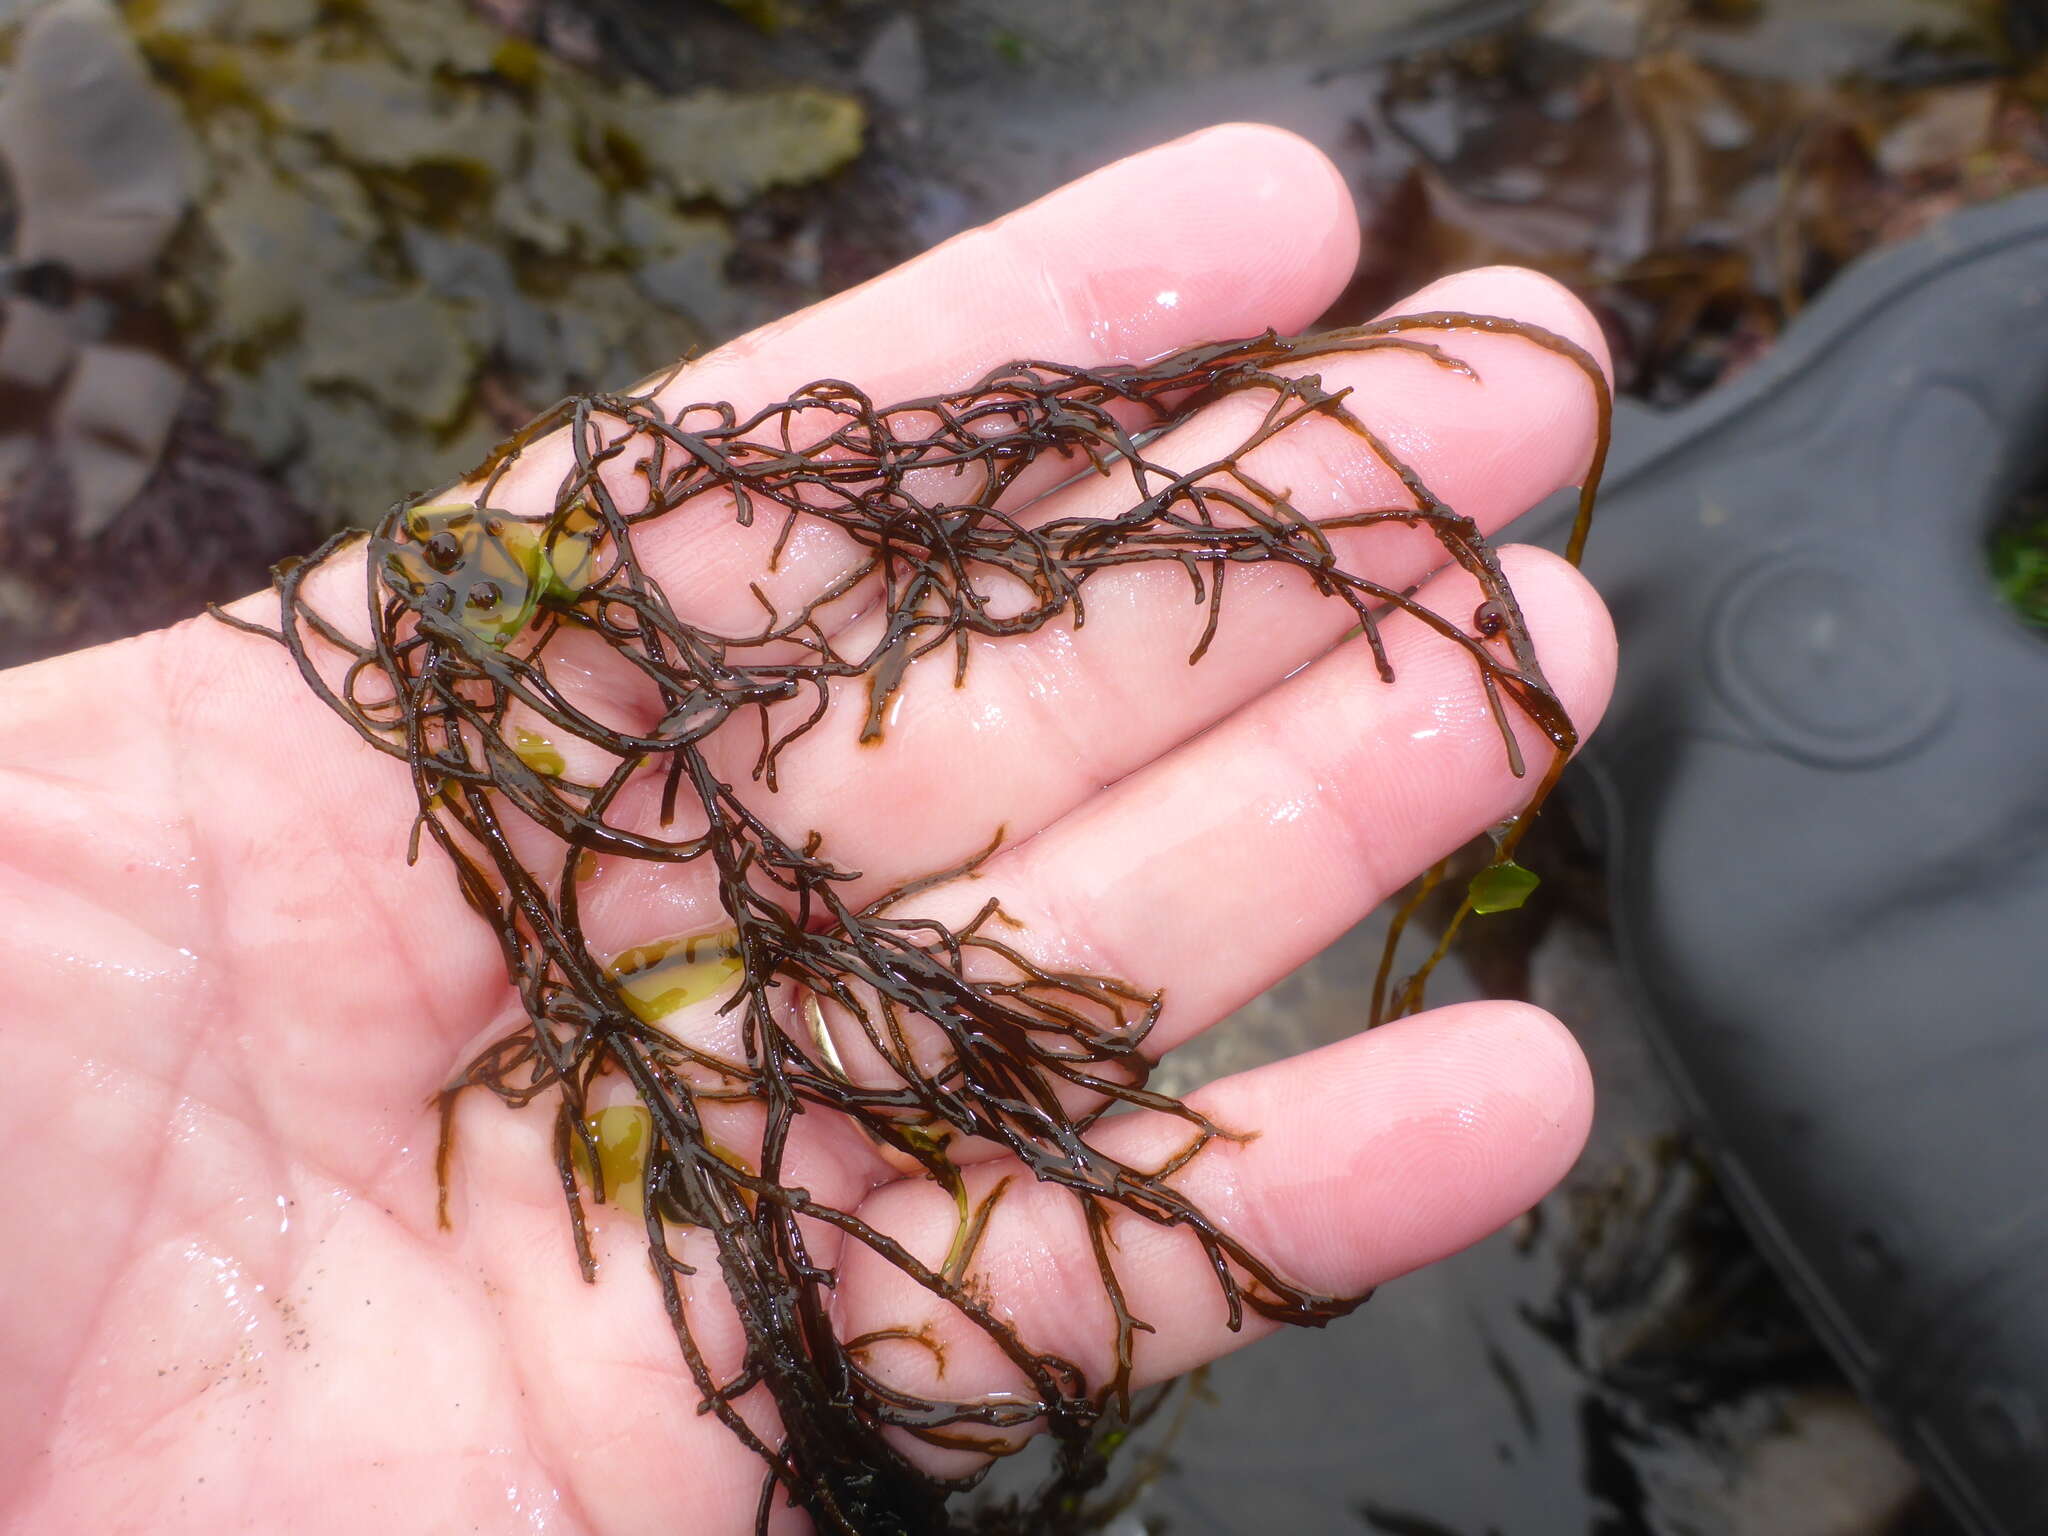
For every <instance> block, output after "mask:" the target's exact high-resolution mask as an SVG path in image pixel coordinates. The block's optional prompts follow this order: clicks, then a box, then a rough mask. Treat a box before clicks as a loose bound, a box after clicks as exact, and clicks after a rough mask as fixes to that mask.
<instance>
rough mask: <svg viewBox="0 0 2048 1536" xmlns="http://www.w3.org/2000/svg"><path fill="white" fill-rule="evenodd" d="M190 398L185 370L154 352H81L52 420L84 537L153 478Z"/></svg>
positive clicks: (111, 518)
mask: <svg viewBox="0 0 2048 1536" xmlns="http://www.w3.org/2000/svg"><path fill="white" fill-rule="evenodd" d="M184 395H185V373H184V370H183V369H181V368H178V367H176V366H174V365H173V364H171V363H170V362H168V361H167V360H166V359H164V358H162V357H159V356H158V355H157V354H155V353H154V352H147V351H144V350H143V349H142V348H140V347H117V346H107V345H95V346H89V347H87V348H86V349H85V350H84V352H83V353H81V354H80V356H79V359H78V364H77V366H76V367H75V368H73V369H72V370H71V377H70V380H69V381H68V382H67V383H66V385H65V386H64V392H63V394H62V395H61V396H60V397H59V398H58V401H57V405H56V409H55V411H54V413H53V417H52V423H51V424H52V427H53V430H54V434H55V438H56V444H57V451H58V455H59V457H60V458H61V460H62V462H63V464H64V466H65V468H66V470H67V471H68V473H69V476H70V480H71V495H72V501H71V520H72V526H73V528H74V529H75V530H76V531H77V533H78V536H79V537H80V538H85V539H89V538H92V537H94V536H95V535H96V534H98V533H100V532H101V531H102V530H103V529H105V528H106V527H107V526H108V525H109V524H110V523H112V522H113V521H114V519H115V518H117V517H119V516H120V515H121V513H122V511H123V510H124V509H125V508H126V507H127V506H128V504H129V503H130V502H131V501H133V500H134V499H135V497H136V494H137V493H138V492H139V491H141V489H142V487H143V486H144V485H145V484H146V483H147V482H148V480H149V477H150V475H151V473H152V472H154V470H155V469H156V464H157V457H158V455H159V454H161V453H162V452H163V446H164V442H165V440H166V439H167V438H168V437H169V436H170V432H171V423H172V422H173V421H175V420H176V419H177V415H178V406H179V403H180V402H181V401H182V400H183V399H184Z"/></svg>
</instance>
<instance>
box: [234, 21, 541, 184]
mask: <svg viewBox="0 0 2048 1536" xmlns="http://www.w3.org/2000/svg"><path fill="white" fill-rule="evenodd" d="M276 68H277V73H276V78H275V82H274V84H272V85H271V86H270V87H269V88H268V89H267V90H266V92H265V97H266V100H267V101H268V103H269V105H270V107H271V109H272V110H273V111H275V112H276V113H277V114H278V116H279V118H280V119H281V120H282V121H283V122H285V123H286V124H288V125H290V126H291V127H294V128H297V129H300V130H301V131H304V132H307V133H314V134H319V135H321V136H322V137H324V138H325V139H326V140H327V141H328V143H329V144H330V145H331V146H332V147H333V149H334V152H335V153H336V154H337V155H338V156H340V157H341V158H343V159H346V160H348V161H350V162H352V163H355V164H358V165H363V166H372V167H376V168H378V169H382V170H390V171H407V170H412V169H414V168H416V167H419V166H423V165H445V166H454V167H458V168H460V169H462V170H464V171H465V172H467V173H468V174H471V175H474V176H478V177H481V178H491V179H498V178H502V177H504V176H505V175H507V174H509V173H510V171H511V170H512V168H513V164H514V158H515V156H516V155H517V153H518V150H519V147H520V144H521V140H522V138H523V135H524V130H523V126H522V124H521V122H520V114H519V112H518V109H517V108H516V107H515V106H514V105H513V104H512V103H511V102H509V101H507V100H505V99H503V98H502V97H500V96H498V95H496V94H495V93H491V92H488V91H486V90H484V89H482V88H479V87H475V86H470V85H467V84H464V83H461V82H455V81H450V80H447V79H444V78H441V77H438V76H433V75H420V74H413V73H410V72H408V71H407V70H405V69H402V68H400V67H398V66H397V65H394V64H391V63H389V62H387V61H385V60H383V59H381V58H378V57H376V56H374V55H369V54H364V55H362V56H359V57H354V58H346V57H345V58H328V57H322V56H320V55H318V54H315V53H312V52H311V51H310V50H300V51H296V52H294V53H291V54H288V55H286V56H285V57H284V58H283V59H281V60H280V61H279V62H278V65H277V67H276Z"/></svg>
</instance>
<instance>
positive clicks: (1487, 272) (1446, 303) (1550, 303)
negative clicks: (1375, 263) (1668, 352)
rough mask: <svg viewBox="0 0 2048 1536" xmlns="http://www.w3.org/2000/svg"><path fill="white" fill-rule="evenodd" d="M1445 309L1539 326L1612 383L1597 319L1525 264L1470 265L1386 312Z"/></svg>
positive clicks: (1556, 283)
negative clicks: (1580, 354) (1573, 347)
mask: <svg viewBox="0 0 2048 1536" xmlns="http://www.w3.org/2000/svg"><path fill="white" fill-rule="evenodd" d="M1446 309H1449V310H1463V311H1464V312H1465V313H1467V314H1474V315H1498V316H1501V317H1502V318H1504V319H1509V320H1518V321H1520V322H1521V323H1523V324H1524V325H1534V326H1540V327H1542V329H1544V330H1546V331H1549V332H1551V333H1552V334H1553V335H1556V336H1561V337H1563V338H1564V339H1565V340H1566V341H1569V342H1572V343H1574V344H1575V345H1577V346H1578V347H1580V348H1581V349H1582V350H1584V351H1585V352H1586V353H1587V354H1588V355H1589V356H1590V357H1591V358H1592V359H1593V360H1594V361H1595V362H1596V363H1598V364H1599V365H1600V371H1601V373H1602V374H1603V375H1604V376H1605V377H1606V379H1607V381H1608V384H1609V387H1612V385H1613V382H1614V364H1613V359H1612V358H1610V357H1609V356H1608V350H1607V336H1606V333H1605V332H1604V331H1602V330H1601V328H1600V322H1599V320H1598V319H1596V318H1595V317H1594V314H1593V312H1592V311H1591V310H1590V309H1588V308H1587V307H1586V305H1585V302H1584V301H1583V300H1582V299H1580V298H1579V296H1578V295H1577V294H1576V293H1574V292H1572V290H1571V289H1569V288H1567V287H1566V286H1565V285H1564V284H1563V283H1561V282H1559V281H1558V280H1557V279H1556V278H1554V277H1549V276H1546V275H1545V274H1544V273H1541V272H1536V271H1533V270H1531V269H1530V268H1528V267H1512V266H1491V267H1470V268H1467V269H1466V270H1465V271H1462V272H1453V273H1451V274H1449V275H1448V276H1446V277H1440V278H1438V279H1437V280H1436V281H1435V282H1433V283H1430V284H1428V285H1427V286H1425V287H1423V288H1420V289H1417V290H1416V291H1415V292H1414V293H1412V294H1410V295H1409V296H1408V297H1407V298H1405V299H1403V300H1402V301H1401V302H1400V303H1398V304H1396V305H1394V306H1393V307H1392V308H1391V309H1389V310H1387V311H1386V314H1387V315H1400V314H1421V313H1424V312H1426V311H1429V310H1446ZM1382 318H1384V316H1383V317H1382Z"/></svg>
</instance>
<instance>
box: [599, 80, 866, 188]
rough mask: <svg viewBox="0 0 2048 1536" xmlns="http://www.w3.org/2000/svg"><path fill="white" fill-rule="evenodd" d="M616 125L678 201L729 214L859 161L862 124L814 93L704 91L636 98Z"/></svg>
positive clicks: (843, 99) (848, 104) (617, 113)
mask: <svg viewBox="0 0 2048 1536" xmlns="http://www.w3.org/2000/svg"><path fill="white" fill-rule="evenodd" d="M612 120H613V122H614V123H615V124H616V125H617V126H618V128H619V129H620V130H621V131H623V132H624V133H626V134H627V135H628V136H629V137H630V138H631V140H632V141H633V143H634V144H635V145H636V146H637V147H638V150H639V153H640V154H641V155H642V156H644V157H645V159H646V161H647V164H648V167H649V169H650V170H652V171H653V173H654V174H655V175H656V176H657V177H659V178H660V179H661V180H662V181H663V182H664V183H666V184H667V186H668V188H669V190H670V191H671V192H673V193H674V194H675V195H676V196H677V197H680V198H683V199H685V200H690V199H695V198H704V197H708V198H712V199H714V200H715V201H717V202H719V203H722V204H724V205H725V206H726V207H728V208H737V207H739V206H740V205H742V204H744V203H746V202H748V201H750V200H751V199H753V198H755V197H758V196H760V195H761V193H763V192H765V191H767V190H768V189H769V188H771V187H786V186H794V185H797V184H799V183H802V182H806V181H812V180H815V179H816V178H818V177H820V176H824V175H827V174H828V173H830V172H832V171H835V170H837V169H838V168H839V167H840V166H842V165H844V164H845V163H846V162H847V161H849V160H851V159H852V158H853V157H854V156H855V155H857V154H858V153H860V142H861V125H862V121H863V119H862V116H861V110H860V104H859V103H858V102H856V101H854V100H853V99H852V98H851V97H849V96H843V95H840V94H838V93H837V92H833V91H822V90H817V89H815V88H813V87H809V86H798V87H794V88H792V89H789V90H784V91H772V92H763V93H760V94H754V95H745V96H740V95H735V94H733V93H731V92H729V91H723V90H719V89H717V88H716V87H707V88H705V89H703V90H700V91H694V92H692V93H691V94H689V95H688V96H681V97H674V98H669V99H666V100H664V99H661V98H657V97H652V96H647V95H643V94H641V93H637V92H636V93H633V95H632V96H630V97H628V98H627V99H626V100H624V101H622V102H620V103H619V104H618V105H616V106H615V107H614V108H613V112H612Z"/></svg>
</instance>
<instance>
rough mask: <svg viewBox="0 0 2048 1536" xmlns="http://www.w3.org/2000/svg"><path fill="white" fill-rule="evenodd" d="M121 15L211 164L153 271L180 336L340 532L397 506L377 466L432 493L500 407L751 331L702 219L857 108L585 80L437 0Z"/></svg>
mask: <svg viewBox="0 0 2048 1536" xmlns="http://www.w3.org/2000/svg"><path fill="white" fill-rule="evenodd" d="M133 15H134V22H135V25H136V27H137V30H138V35H139V37H140V39H141V41H142V44H143V47H144V48H145V50H146V51H148V52H149V53H150V55H151V57H152V59H153V60H154V61H155V62H156V64H157V66H158V67H159V68H160V69H161V70H162V71H163V72H164V73H165V74H166V76H167V77H168V78H170V79H173V80H175V81H178V82H179V83H180V86H181V94H182V97H183V100H184V102H185V105H186V109H187V111H188V113H189V115H190V117H191V120H192V122H193V124H194V126H195V128H196V131H197V133H198V135H199V138H200V140H201V142H202V143H203V145H204V149H205V156H206V160H207V162H208V168H209V172H210V174H209V178H208V183H207V190H206V192H205V193H204V195H203V197H202V198H201V211H200V216H199V218H198V219H197V220H196V221H194V226H193V229H192V232H191V233H190V234H189V235H188V236H186V237H184V238H182V239H181V240H180V242H179V244H178V246H177V248H176V250H175V252H174V259H173V267H174V269H175V270H174V279H173V282H172V294H173V299H174V308H175V311H176V313H177V314H178V316H179V317H180V320H181V322H182V323H183V325H184V327H185V330H186V335H187V340H188V344H189V346H190V347H191V350H192V352H193V354H194V355H195V356H196V357H197V359H198V360H199V362H200V363H201V366H202V367H203V368H204V369H205V370H206V372H207V374H208V376H209V377H210V378H211V379H212V380H213V381H214V383H215V385H216V386H217V388H218V390H219V393H220V395H221V398H222V400H223V401H224V403H225V407H226V409H227V410H228V412H229V413H230V414H229V420H230V423H231V424H239V425H240V429H241V430H243V431H244V432H245V433H246V436H247V439H248V441H249V443H250V444H251V446H252V448H254V449H255V451H256V452H257V453H258V454H259V455H260V456H262V457H263V458H264V459H266V460H267V461H271V462H279V463H282V462H284V461H285V460H286V459H290V460H291V462H290V463H289V465H288V468H287V473H288V474H289V476H290V478H291V483H292V486H293V489H294V490H295V491H296V492H297V493H298V494H299V495H300V496H301V497H302V498H304V499H306V500H307V501H310V502H312V503H314V504H316V505H320V506H323V507H327V508H330V509H332V510H333V512H334V513H336V514H338V515H340V516H343V517H346V518H350V519H353V520H358V521H360V520H364V519H366V518H369V517H371V516H374V515H375V514H376V513H377V512H378V511H380V510H381V509H382V507H383V506H384V505H385V504H387V503H388V501H389V500H390V495H389V492H390V489H391V485H390V484H387V483H377V482H373V481H372V479H371V478H370V475H371V473H372V471H373V470H375V469H376V467H377V466H382V470H381V471H379V472H382V473H385V474H386V475H387V476H388V477H403V479H404V483H405V484H407V485H410V486H413V487H414V488H416V489H426V488H431V486H432V485H434V484H438V483H441V482H442V481H444V480H445V479H447V478H450V477H452V476H453V475H455V474H458V473H460V472H461V471H462V470H463V469H465V468H467V467H468V460H469V458H470V457H471V456H472V453H473V452H474V453H477V454H480V453H481V447H480V446H479V444H480V443H482V442H483V441H485V440H486V439H487V438H488V436H489V434H490V433H491V432H492V431H493V430H495V429H497V428H501V427H502V426H503V425H505V418H506V417H507V415H508V414H510V415H512V416H514V417H516V416H517V415H518V413H519V412H520V411H522V410H524V409H528V408H533V407H538V406H541V405H545V404H547V403H550V402H552V401H553V400H554V399H556V398H558V397H560V396H561V395H562V394H564V393H567V392H569V391H571V390H574V389H588V388H594V387H598V386H602V385H609V384H617V383H622V382H626V381H629V380H632V379H636V378H641V377H645V376H646V375H647V374H648V373H649V372H651V371H653V370H654V369H656V368H658V367H660V366H662V365H663V364H665V363H668V362H671V361H673V360H674V359H675V358H676V357H677V356H679V355H681V354H683V353H685V352H687V351H690V350H692V349H694V348H698V347H701V346H702V345H703V344H704V343H705V342H706V341H707V340H711V339H714V338H715V337H717V336H719V335H722V334H725V333H728V332H730V331H732V330H736V329H738V328H740V327H741V326H743V325H744V324H745V323H747V322H748V321H750V320H751V319H753V318H755V314H754V308H756V307H758V306H753V307H750V306H749V305H748V304H746V303H745V302H743V301H741V300H739V299H737V298H736V297H735V296H734V294H733V292H732V286H731V284H730V283H729V282H728V281H727V270H728V266H727V261H728V257H729V255H730V253H731V251H732V248H733V236H732V233H731V230H730V227H729V225H728V223H727V220H726V217H725V215H724V214H722V213H719V212H716V211H714V210H713V209H712V208H711V207H710V206H708V205H710V204H724V205H726V206H737V205H739V204H742V203H744V202H746V201H747V200H748V199H751V198H753V197H756V196H758V195H760V194H761V193H762V192H763V191H765V190H767V189H770V188H775V187H783V186H789V185H793V184H796V183H799V182H803V181H805V180H808V179H811V178H814V177H816V176H819V175H822V174H825V173H826V172H828V171H830V170H831V169H833V168H835V167H836V166H838V165H840V164H842V163H843V162H844V161H845V160H846V159H847V158H848V157H850V156H851V155H853V154H854V153H855V152H856V151H857V150H858V149H859V146H860V142H861V131H862V123H863V119H862V116H861V111H860V108H859V106H858V104H857V103H856V102H855V101H854V100H853V99H852V98H851V97H848V96H844V95H841V94H838V93H835V92H831V91H826V90H821V89H816V88H809V87H804V88H793V89H786V90H766V91H761V92H756V93H749V94H742V93H735V92H731V91H726V90H722V89H703V90H698V91H695V92H692V93H688V94H676V95H668V96H664V95H662V94H661V93H659V92H657V91H655V90H653V89H652V88H650V87H648V86H647V85H644V84H641V83H639V82H634V81H628V82H623V83H620V82H601V81H599V80H597V79H596V78H594V77H593V76H591V75H588V74H585V73H584V72H582V71H581V70H579V69H577V68H574V67H571V66H569V65H567V64H565V63H563V62H562V61H561V60H559V59H556V58H551V57H549V56H547V55H546V54H543V53H541V52H540V51H539V50H537V49H536V48H535V47H534V45H533V44H532V43H531V42H530V41H528V40H526V39H524V38H520V37H516V36H509V35H507V33H506V32H505V31H503V30H501V29H500V28H497V27H493V26H492V25H490V24H489V23H488V22H487V21H485V20H484V19H482V18H481V17H479V16H478V15H476V14H474V13H472V12H471V11H470V10H469V9H467V8H466V7H464V6H462V5H459V4H457V3H455V0H354V3H352V4H351V5H350V6H349V7H347V9H346V10H345V11H331V12H330V11H322V12H321V13H320V19H319V21H318V24H317V25H310V24H300V25H297V26H293V25H291V24H290V23H291V20H292V15H293V13H292V12H291V10H290V6H289V5H288V4H287V3H286V0H273V3H270V4H265V3H259V0H159V3H155V4H146V5H138V6H137V8H136V10H135V12H134V13H133ZM300 20H301V22H302V23H303V21H304V17H303V16H301V18H300ZM780 297H782V296H781V295H778V298H780ZM487 380H488V389H486V387H485V385H486V381H487ZM486 396H488V397H489V399H490V401H491V409H490V411H489V412H486V411H485V409H484V406H483V405H482V404H481V403H480V402H481V401H483V400H484V398H485V397H486ZM380 423H381V427H380V426H379V424H380ZM380 430H381V431H382V432H383V433H384V434H386V435H387V437H388V441H387V442H386V443H385V445H384V447H383V450H382V451H381V452H379V451H378V450H376V449H375V448H373V447H372V446H371V443H372V441H373V439H374V438H375V437H376V435H377V433H378V431H380ZM328 433H331V434H332V435H333V436H334V438H335V441H334V443H332V444H328V443H323V442H321V441H320V438H321V437H322V435H323V434H328ZM294 455H296V457H293V456H294ZM422 482H424V483H422Z"/></svg>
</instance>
